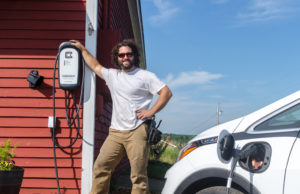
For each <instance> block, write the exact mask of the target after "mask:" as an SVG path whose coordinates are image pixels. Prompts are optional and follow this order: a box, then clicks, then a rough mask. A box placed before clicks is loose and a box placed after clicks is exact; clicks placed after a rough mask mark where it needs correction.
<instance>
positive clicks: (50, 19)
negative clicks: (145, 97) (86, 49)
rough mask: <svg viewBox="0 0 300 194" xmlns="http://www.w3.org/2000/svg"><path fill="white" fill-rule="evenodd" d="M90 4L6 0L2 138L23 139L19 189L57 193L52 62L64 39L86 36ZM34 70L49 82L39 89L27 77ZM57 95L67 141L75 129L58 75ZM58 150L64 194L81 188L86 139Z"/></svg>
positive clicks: (0, 58)
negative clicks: (51, 121) (22, 172)
mask: <svg viewBox="0 0 300 194" xmlns="http://www.w3.org/2000/svg"><path fill="white" fill-rule="evenodd" d="M85 3H86V2H85V1H83V0H43V1H37V0H26V1H22V0H2V1H1V6H0V142H1V144H3V141H5V140H7V139H8V138H12V141H13V142H14V143H15V142H19V146H18V148H17V150H16V155H17V158H16V159H15V161H16V164H17V165H18V166H22V167H25V175H24V179H23V184H22V189H21V192H20V193H56V192H57V188H56V179H55V177H56V176H55V169H54V161H53V150H52V140H51V133H50V129H49V128H48V116H51V115H52V85H53V84H52V82H53V67H54V61H55V56H56V54H57V50H58V46H59V45H60V43H61V42H63V41H67V40H69V39H71V38H72V39H79V40H81V41H84V37H85ZM32 69H34V70H38V72H39V75H41V76H44V83H43V84H42V85H41V86H40V87H38V88H36V89H31V88H29V87H28V86H29V84H28V82H27V80H26V78H27V76H28V74H29V72H30V70H32ZM56 76H57V73H56ZM56 97H57V100H56V116H57V117H58V123H59V126H58V128H57V130H58V133H57V138H58V141H59V142H60V143H61V144H62V145H67V144H68V143H69V142H70V139H74V137H75V134H76V130H75V128H74V127H72V128H71V129H69V128H68V126H67V124H66V119H65V111H64V106H65V105H64V92H63V90H61V89H59V88H58V82H57V80H56ZM80 119H82V111H81V112H80ZM81 123H82V120H81ZM81 126H82V124H81ZM80 131H81V130H80ZM56 152H57V159H58V160H57V163H58V173H59V177H60V187H61V191H62V193H80V186H81V139H79V140H78V141H77V143H75V145H74V146H73V147H72V148H71V149H65V150H64V151H63V150H61V149H58V148H56Z"/></svg>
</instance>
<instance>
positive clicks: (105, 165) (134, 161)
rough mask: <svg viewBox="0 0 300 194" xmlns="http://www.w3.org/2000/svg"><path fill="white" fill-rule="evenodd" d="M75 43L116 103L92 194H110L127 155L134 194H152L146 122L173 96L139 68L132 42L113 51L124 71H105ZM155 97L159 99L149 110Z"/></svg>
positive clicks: (125, 43) (83, 48) (100, 154)
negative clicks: (112, 179) (149, 177)
mask: <svg viewBox="0 0 300 194" xmlns="http://www.w3.org/2000/svg"><path fill="white" fill-rule="evenodd" d="M71 42H72V44H73V45H74V46H76V47H77V48H79V49H80V50H81V52H82V56H83V58H84V60H85V62H86V64H87V65H88V66H89V67H90V68H91V69H92V70H93V71H94V72H95V73H96V74H97V75H98V76H99V77H100V78H102V79H104V80H105V82H106V85H107V86H108V88H109V90H110V93H111V97H112V101H113V110H112V118H111V126H110V129H109V135H108V137H107V138H106V140H105V142H104V144H103V145H102V147H101V149H100V153H99V155H98V157H97V159H96V161H95V164H94V172H93V183H92V190H91V194H95V193H97V194H100V193H101V194H102V193H103V194H107V193H108V192H109V184H110V178H111V174H112V172H113V170H114V169H115V167H116V166H117V164H118V163H119V162H120V160H121V159H122V158H123V156H124V155H125V154H127V156H128V159H129V162H130V166H131V173H130V178H131V182H132V194H141V193H149V188H148V177H147V165H148V153H149V145H148V143H147V128H148V127H147V125H146V124H145V123H144V121H145V119H146V118H149V117H151V116H153V115H154V114H155V113H157V112H158V111H160V110H161V109H162V108H163V107H164V106H165V105H166V104H167V103H168V101H169V99H170V98H171V96H172V92H171V91H170V89H169V88H168V87H167V86H166V85H165V84H164V83H163V82H162V81H160V80H159V79H158V78H157V77H156V76H155V74H153V73H151V72H149V71H146V70H143V69H140V68H139V51H138V48H137V46H136V44H135V43H134V42H133V41H131V40H124V41H122V42H121V43H119V44H118V45H116V46H115V47H114V48H113V50H112V62H113V63H114V64H116V65H118V66H119V67H120V70H119V69H108V68H105V67H103V66H102V65H101V64H100V63H99V62H98V61H97V59H95V58H94V57H93V56H92V55H91V54H89V52H88V51H87V50H86V49H85V47H84V46H83V45H82V44H81V43H80V42H78V41H76V40H71ZM155 94H159V97H158V99H157V100H156V102H155V103H154V105H153V106H152V107H151V108H149V106H150V103H151V101H152V98H153V95H155Z"/></svg>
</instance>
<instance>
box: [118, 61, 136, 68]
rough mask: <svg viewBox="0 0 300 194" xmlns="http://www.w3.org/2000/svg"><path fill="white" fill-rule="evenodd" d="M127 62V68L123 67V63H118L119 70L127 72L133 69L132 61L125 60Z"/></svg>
mask: <svg viewBox="0 0 300 194" xmlns="http://www.w3.org/2000/svg"><path fill="white" fill-rule="evenodd" d="M124 62H126V61H124ZM127 62H128V63H129V65H128V66H124V65H123V62H119V65H120V67H121V69H123V70H129V69H131V68H132V67H133V62H132V61H129V60H127Z"/></svg>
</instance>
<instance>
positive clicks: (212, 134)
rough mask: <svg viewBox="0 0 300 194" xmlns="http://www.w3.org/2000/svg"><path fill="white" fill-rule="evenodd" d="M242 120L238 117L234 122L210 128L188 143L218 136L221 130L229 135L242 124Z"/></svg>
mask: <svg viewBox="0 0 300 194" xmlns="http://www.w3.org/2000/svg"><path fill="white" fill-rule="evenodd" d="M243 119H244V117H240V118H238V119H234V120H231V121H228V122H226V123H222V124H220V125H216V126H214V127H211V128H209V129H207V130H205V131H203V132H201V133H200V134H198V135H197V136H195V137H194V138H193V139H191V140H190V141H189V142H193V141H196V140H199V139H203V138H209V137H215V136H219V134H220V132H221V131H223V130H227V131H228V132H229V133H233V132H234V130H235V129H236V128H237V127H238V126H239V124H240V123H241V122H242V120H243Z"/></svg>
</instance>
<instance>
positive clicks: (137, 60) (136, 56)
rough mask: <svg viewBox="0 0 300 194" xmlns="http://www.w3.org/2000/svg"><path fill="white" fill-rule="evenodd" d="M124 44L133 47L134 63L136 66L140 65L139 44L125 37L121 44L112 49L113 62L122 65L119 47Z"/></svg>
mask: <svg viewBox="0 0 300 194" xmlns="http://www.w3.org/2000/svg"><path fill="white" fill-rule="evenodd" d="M122 46H128V47H130V48H131V50H132V52H133V56H134V59H133V65H134V66H136V67H139V65H140V53H139V49H138V46H137V45H136V43H135V42H134V41H133V40H132V39H125V40H123V41H122V42H120V43H119V44H117V45H116V46H115V47H114V48H113V49H112V55H111V62H112V64H113V65H116V66H118V67H120V65H119V63H118V54H119V49H120V47H122ZM120 68H121V67H120Z"/></svg>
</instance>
